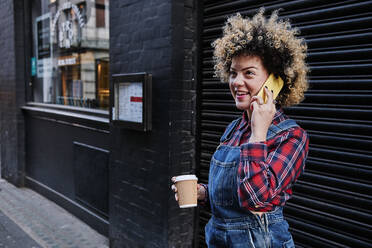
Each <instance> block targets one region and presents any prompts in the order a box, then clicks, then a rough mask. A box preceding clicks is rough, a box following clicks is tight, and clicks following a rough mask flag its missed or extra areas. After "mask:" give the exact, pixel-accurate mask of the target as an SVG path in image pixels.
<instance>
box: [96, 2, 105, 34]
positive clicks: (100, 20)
mask: <svg viewBox="0 0 372 248" xmlns="http://www.w3.org/2000/svg"><path fill="white" fill-rule="evenodd" d="M105 23H106V21H105V1H104V0H96V27H97V28H101V27H105V25H106V24H105Z"/></svg>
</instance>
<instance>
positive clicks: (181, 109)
mask: <svg viewBox="0 0 372 248" xmlns="http://www.w3.org/2000/svg"><path fill="white" fill-rule="evenodd" d="M196 9H197V1H182V0H181V1H174V4H173V8H172V10H173V11H172V20H173V21H172V25H173V27H174V30H181V31H180V32H178V33H177V34H174V35H173V40H172V41H173V42H172V44H173V47H172V49H173V52H172V54H173V56H172V65H173V67H174V68H173V69H174V70H173V72H174V74H173V75H172V78H173V80H172V83H171V85H170V108H169V111H170V130H169V132H170V146H169V152H170V172H171V175H180V174H190V173H193V174H195V168H196V165H195V162H196V158H195V148H196V140H195V133H196V118H195V116H196V88H197V85H196V82H197V71H196V68H197V67H196V65H197V46H196V45H197V43H196V40H197V32H196V31H197V30H196V26H197V12H196ZM174 202H175V201H174V196H173V194H172V195H171V197H170V199H169V206H170V208H169V230H168V232H169V242H168V244H169V247H192V245H193V242H195V241H196V240H194V238H197V236H194V231H196V228H197V226H196V222H195V218H194V217H195V214H196V212H195V211H196V209H195V208H192V209H180V208H179V207H178V206H177V205H176V204H174Z"/></svg>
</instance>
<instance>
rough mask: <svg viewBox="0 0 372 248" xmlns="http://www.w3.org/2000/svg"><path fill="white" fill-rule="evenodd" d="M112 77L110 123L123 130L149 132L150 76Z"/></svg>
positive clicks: (135, 74) (130, 74)
mask: <svg viewBox="0 0 372 248" xmlns="http://www.w3.org/2000/svg"><path fill="white" fill-rule="evenodd" d="M112 77H113V84H112V90H111V92H112V98H111V109H110V116H111V121H112V123H113V124H114V125H117V126H120V127H123V128H129V129H136V130H141V131H149V130H151V116H152V113H151V101H152V94H151V90H152V87H151V84H152V76H151V74H148V73H145V72H141V73H123V74H114V75H113V76H112Z"/></svg>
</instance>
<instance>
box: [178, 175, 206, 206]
mask: <svg viewBox="0 0 372 248" xmlns="http://www.w3.org/2000/svg"><path fill="white" fill-rule="evenodd" d="M171 181H172V183H173V184H172V186H171V189H172V190H173V192H174V199H175V200H176V201H178V195H177V187H176V184H175V182H176V177H172V179H171ZM196 187H197V192H198V201H203V200H204V199H205V196H206V191H205V188H204V187H203V186H202V185H201V184H199V183H198V184H197V185H196Z"/></svg>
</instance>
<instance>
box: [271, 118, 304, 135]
mask: <svg viewBox="0 0 372 248" xmlns="http://www.w3.org/2000/svg"><path fill="white" fill-rule="evenodd" d="M292 127H298V125H297V123H296V122H295V121H294V120H292V119H287V120H284V121H282V122H280V123H279V124H278V125H274V124H271V126H270V127H269V130H268V131H267V136H266V140H269V139H271V138H273V137H274V136H275V135H277V134H279V133H281V132H283V131H285V130H287V129H290V128H292Z"/></svg>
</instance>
